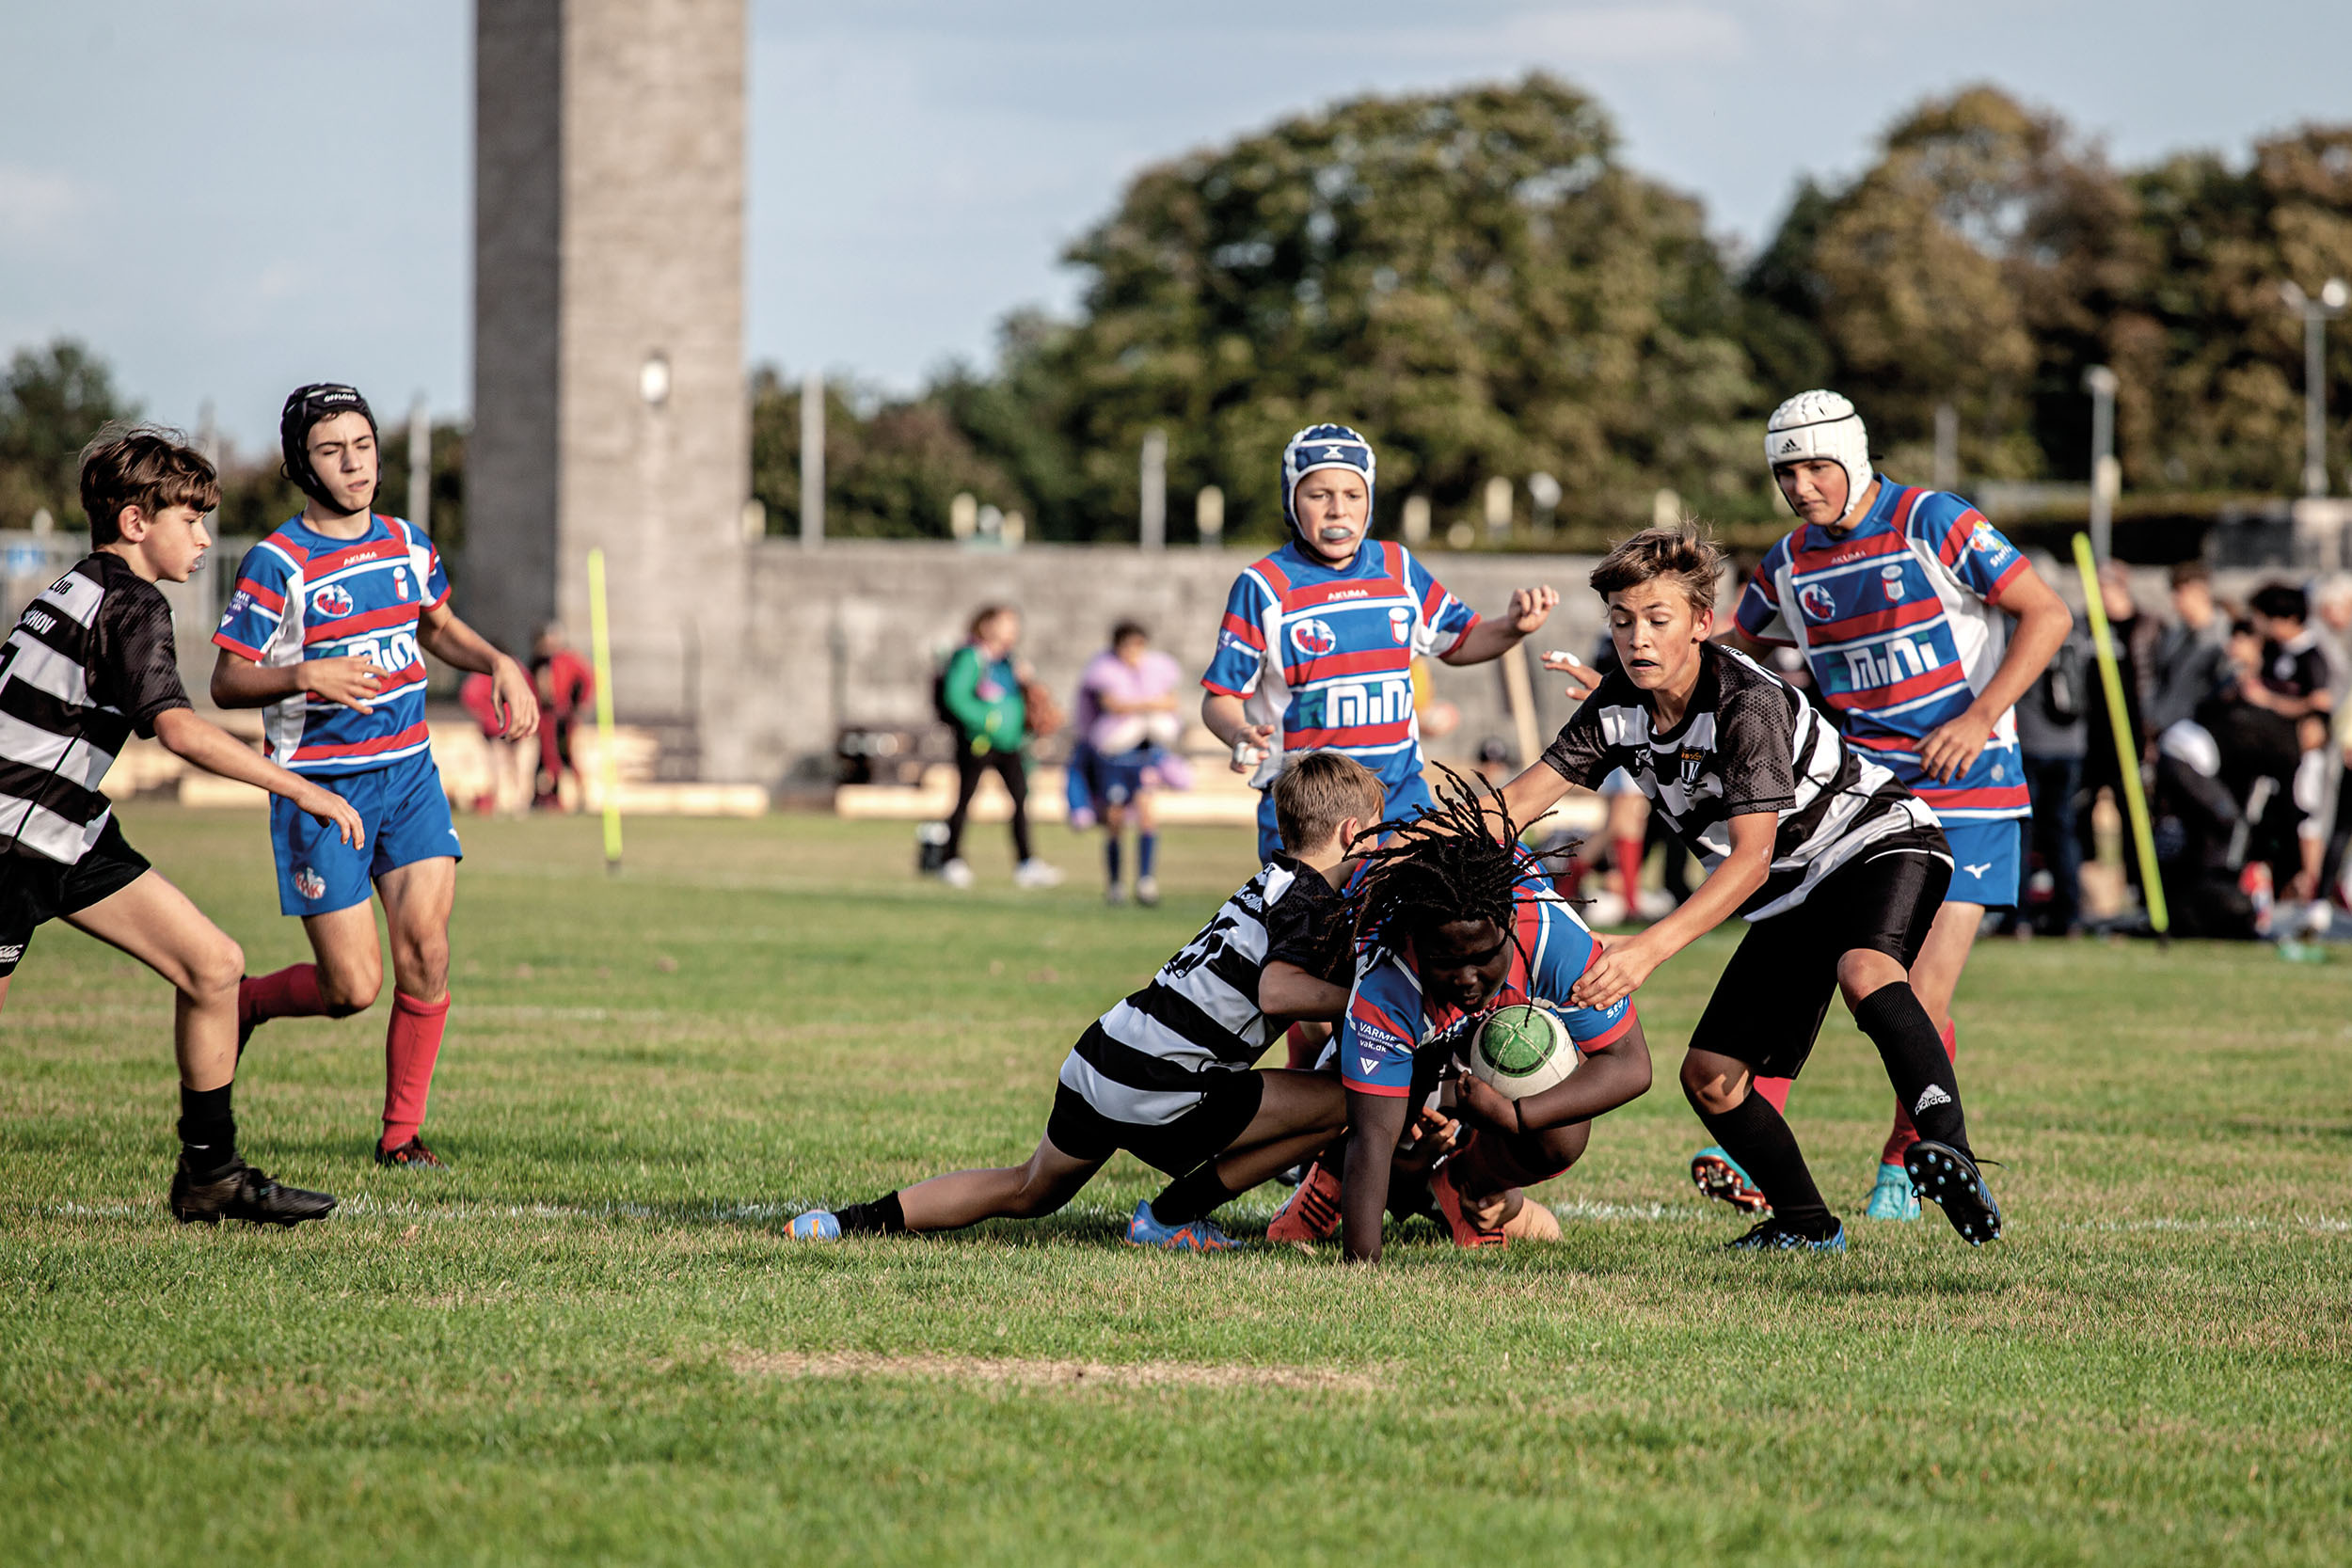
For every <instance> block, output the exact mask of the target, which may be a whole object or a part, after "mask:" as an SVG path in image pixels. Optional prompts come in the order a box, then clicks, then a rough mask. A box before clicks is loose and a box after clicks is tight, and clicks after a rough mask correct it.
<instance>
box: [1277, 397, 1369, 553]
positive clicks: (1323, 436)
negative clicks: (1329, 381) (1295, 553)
mask: <svg viewBox="0 0 2352 1568" xmlns="http://www.w3.org/2000/svg"><path fill="white" fill-rule="evenodd" d="M1317 468H1353V469H1354V470H1355V471H1356V472H1358V473H1359V474H1361V475H1363V476H1364V500H1365V515H1366V516H1367V517H1369V516H1370V515H1371V500H1372V469H1373V459H1372V443H1371V442H1370V441H1367V440H1365V439H1364V438H1363V437H1362V436H1359V435H1358V434H1357V433H1356V432H1354V431H1352V430H1350V429H1348V428H1347V426H1345V425H1343V424H1311V425H1309V426H1308V427H1307V428H1306V429H1304V430H1302V431H1300V432H1299V433H1298V434H1297V435H1295V436H1292V437H1291V440H1290V445H1288V446H1286V447H1284V448H1283V449H1282V520H1283V521H1284V522H1286V523H1288V524H1290V526H1291V531H1292V532H1293V533H1295V532H1297V531H1298V503H1297V493H1298V482H1299V481H1300V480H1302V479H1305V478H1306V477H1307V476H1308V475H1309V474H1311V473H1313V472H1314V471H1315V470H1316V469H1317Z"/></svg>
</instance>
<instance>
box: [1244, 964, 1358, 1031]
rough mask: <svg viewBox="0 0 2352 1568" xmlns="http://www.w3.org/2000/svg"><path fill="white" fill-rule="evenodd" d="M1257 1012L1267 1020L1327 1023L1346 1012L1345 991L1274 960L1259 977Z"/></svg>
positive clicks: (1341, 987)
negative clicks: (1303, 1020)
mask: <svg viewBox="0 0 2352 1568" xmlns="http://www.w3.org/2000/svg"><path fill="white" fill-rule="evenodd" d="M1258 1010H1259V1011H1260V1012H1262V1013H1264V1014H1265V1015H1266V1016H1267V1017H1269V1018H1279V1019H1287V1020H1290V1021H1292V1022H1296V1021H1299V1020H1302V1019H1311V1020H1314V1021H1316V1022H1329V1021H1330V1020H1332V1019H1335V1018H1337V1017H1339V1016H1340V1014H1342V1013H1343V1012H1345V1011H1346V1010H1347V988H1346V987H1345V986H1335V985H1333V984H1331V982H1329V981H1328V980H1318V979H1317V978H1315V976H1313V975H1312V974H1309V973H1308V972H1307V971H1306V970H1304V969H1301V968H1300V967H1299V966H1298V965H1296V964H1295V963H1291V962H1289V961H1288V960H1287V959H1283V958H1276V959H1273V960H1272V961H1270V962H1268V963H1267V965H1266V966H1265V968H1264V969H1263V970H1261V971H1259V973H1258Z"/></svg>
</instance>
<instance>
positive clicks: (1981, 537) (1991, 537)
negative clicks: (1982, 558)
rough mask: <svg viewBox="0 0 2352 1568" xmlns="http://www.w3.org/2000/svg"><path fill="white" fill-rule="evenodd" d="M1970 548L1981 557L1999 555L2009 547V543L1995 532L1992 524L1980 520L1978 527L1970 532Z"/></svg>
mask: <svg viewBox="0 0 2352 1568" xmlns="http://www.w3.org/2000/svg"><path fill="white" fill-rule="evenodd" d="M1968 547H1969V548H1970V549H1972V550H1975V551H1976V552H1977V553H1979V555H1998V554H2000V553H2001V551H2003V550H2005V549H2007V548H2008V547H2009V541H2008V540H2006V539H2003V538H2002V537H2001V536H2000V535H1999V534H1997V533H1995V532H1994V531H1993V525H1992V524H1991V523H1988V522H1985V521H1984V520H1983V519H1981V518H1979V519H1978V522H1977V526H1976V527H1975V528H1974V529H1972V530H1970V531H1969V533H1968Z"/></svg>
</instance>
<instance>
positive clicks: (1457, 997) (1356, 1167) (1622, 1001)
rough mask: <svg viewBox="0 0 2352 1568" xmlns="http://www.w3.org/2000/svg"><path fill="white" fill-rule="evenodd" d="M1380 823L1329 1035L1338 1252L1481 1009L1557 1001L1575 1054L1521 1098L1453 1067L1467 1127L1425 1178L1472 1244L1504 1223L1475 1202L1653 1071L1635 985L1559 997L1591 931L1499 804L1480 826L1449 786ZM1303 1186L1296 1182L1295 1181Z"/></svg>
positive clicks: (1370, 1211)
mask: <svg viewBox="0 0 2352 1568" xmlns="http://www.w3.org/2000/svg"><path fill="white" fill-rule="evenodd" d="M1381 831H1383V832H1387V833H1388V834H1389V835H1390V836H1389V837H1388V838H1387V840H1386V841H1385V842H1384V843H1382V844H1381V846H1380V847H1378V848H1375V849H1372V850H1369V851H1367V852H1366V854H1365V855H1364V865H1365V868H1364V873H1363V875H1362V877H1361V879H1359V883H1358V886H1357V889H1356V892H1355V895H1354V910H1355V917H1356V932H1357V939H1358V942H1359V945H1361V946H1362V947H1363V948H1364V950H1365V955H1366V956H1365V958H1364V960H1363V963H1362V966H1361V968H1360V971H1359V974H1358V976H1357V979H1356V984H1355V989H1354V990H1353V992H1352V993H1351V994H1350V995H1349V997H1348V1000H1347V1010H1346V1012H1345V1014H1344V1015H1343V1018H1342V1020H1341V1022H1340V1026H1339V1032H1338V1036H1337V1037H1336V1039H1335V1040H1334V1041H1333V1045H1334V1048H1335V1052H1336V1054H1337V1056H1338V1059H1339V1069H1340V1079H1341V1081H1342V1082H1343V1084H1345V1085H1346V1086H1347V1122H1348V1136H1347V1152H1346V1156H1345V1165H1344V1169H1345V1172H1346V1175H1345V1179H1344V1180H1343V1182H1342V1184H1341V1193H1340V1200H1339V1203H1340V1212H1341V1213H1342V1215H1343V1223H1342V1226H1341V1243H1342V1246H1343V1249H1344V1252H1345V1256H1346V1258H1347V1259H1348V1260H1349V1261H1350V1262H1376V1261H1377V1260H1378V1259H1379V1257H1380V1247H1381V1231H1382V1216H1383V1214H1384V1213H1385V1212H1386V1210H1387V1208H1388V1205H1389V1200H1390V1174H1391V1164H1392V1162H1393V1161H1394V1160H1395V1158H1396V1155H1397V1152H1398V1144H1399V1141H1400V1139H1402V1138H1403V1137H1404V1135H1405V1132H1406V1127H1407V1125H1408V1123H1409V1122H1410V1121H1411V1120H1412V1118H1413V1113H1414V1111H1415V1108H1416V1107H1417V1106H1418V1105H1419V1104H1420V1103H1421V1102H1422V1101H1424V1100H1425V1098H1426V1097H1427V1096H1428V1095H1429V1094H1430V1093H1431V1091H1433V1090H1434V1089H1435V1088H1436V1087H1437V1084H1438V1074H1439V1073H1440V1072H1441V1071H1443V1070H1444V1069H1445V1068H1446V1066H1447V1064H1448V1062H1449V1060H1450V1059H1451V1058H1452V1057H1453V1056H1454V1054H1455V1053H1456V1052H1457V1049H1458V1048H1460V1047H1461V1046H1462V1045H1463V1044H1464V1042H1465V1041H1466V1039H1467V1036H1468V1031H1469V1030H1470V1028H1471V1027H1473V1026H1475V1025H1476V1023H1477V1022H1479V1020H1480V1018H1481V1017H1482V1016H1483V1015H1484V1014H1485V1013H1486V1012H1487V1011H1488V1010H1490V1009H1492V1008H1496V1007H1502V1006H1513V1005H1524V1004H1527V1003H1531V1002H1536V1003H1544V1004H1549V1005H1551V1006H1556V1007H1557V1008H1558V1009H1559V1010H1560V1013H1561V1020H1562V1022H1564V1023H1565V1025H1566V1026H1567V1032H1568V1037H1569V1038H1570V1039H1572V1040H1574V1041H1575V1042H1576V1046H1577V1049H1578V1050H1579V1051H1580V1052H1581V1053H1583V1055H1584V1058H1585V1060H1584V1063H1583V1065H1582V1066H1581V1067H1580V1068H1579V1069H1577V1070H1576V1071H1575V1072H1574V1073H1573V1074H1572V1075H1570V1076H1569V1078H1568V1079H1567V1080H1566V1081H1565V1083H1561V1084H1558V1085H1554V1086H1553V1087H1551V1088H1549V1089H1546V1090H1545V1091H1543V1092H1542V1093H1541V1094H1536V1095H1530V1096H1529V1097H1527V1098H1526V1099H1524V1100H1518V1101H1512V1100H1506V1099H1504V1098H1503V1097H1502V1095H1501V1094H1499V1093H1497V1092H1496V1091H1495V1090H1494V1089H1492V1088H1490V1087H1488V1086H1487V1085H1485V1084H1482V1083H1479V1082H1478V1081H1477V1080H1475V1079H1470V1078H1465V1079H1464V1080H1462V1084H1461V1096H1462V1098H1461V1101H1460V1105H1461V1108H1462V1109H1463V1110H1465V1111H1466V1112H1468V1113H1469V1116H1470V1120H1471V1121H1472V1122H1473V1123H1474V1124H1475V1130H1474V1131H1473V1132H1472V1134H1471V1136H1470V1140H1469V1142H1468V1143H1467V1144H1464V1145H1462V1146H1460V1147H1459V1148H1457V1149H1456V1150H1455V1152H1454V1154H1453V1156H1452V1157H1451V1159H1450V1160H1449V1161H1448V1163H1447V1164H1446V1166H1445V1168H1444V1169H1443V1170H1440V1171H1439V1172H1438V1174H1437V1175H1436V1176H1435V1177H1434V1178H1433V1179H1432V1180H1430V1183H1429V1186H1430V1191H1431V1194H1432V1196H1434V1197H1435V1198H1436V1199H1437V1201H1438V1207H1439V1210H1440V1212H1442V1213H1443V1214H1444V1217H1445V1219H1446V1222H1447V1225H1448V1226H1449V1227H1451V1228H1452V1230H1453V1231H1454V1239H1455V1241H1456V1243H1463V1244H1471V1243H1470V1237H1473V1236H1476V1235H1477V1234H1478V1233H1479V1232H1480V1231H1481V1230H1482V1229H1483V1230H1484V1232H1485V1234H1484V1240H1483V1242H1482V1243H1478V1244H1487V1245H1496V1244H1501V1243H1502V1240H1503V1235H1502V1230H1501V1228H1500V1227H1481V1226H1479V1225H1478V1223H1477V1221H1476V1219H1475V1218H1474V1217H1473V1215H1474V1214H1475V1212H1477V1211H1478V1210H1480V1209H1483V1208H1485V1207H1486V1206H1487V1205H1488V1204H1489V1203H1490V1202H1492V1200H1494V1199H1497V1198H1500V1197H1502V1196H1503V1195H1505V1194H1513V1193H1516V1192H1517V1190H1518V1189H1521V1188H1525V1187H1531V1186H1534V1185H1535V1184H1536V1183H1538V1182H1542V1181H1549V1180H1552V1179H1553V1178H1554V1177H1556V1176H1559V1175H1561V1174H1562V1173H1563V1172H1565V1170H1566V1169H1567V1168H1568V1167H1569V1166H1570V1165H1572V1164H1575V1163H1576V1162H1577V1161H1578V1160H1579V1159H1581V1158H1582V1157H1583V1154H1584V1148H1585V1146H1586V1144H1587V1143H1588V1142H1589V1141H1590V1140H1591V1137H1592V1122H1593V1117H1597V1116H1599V1115H1601V1114H1602V1113H1603V1112H1605V1111H1613V1110H1615V1109H1616V1108H1617V1107H1618V1106H1620V1105H1623V1104H1625V1103H1626V1102H1627V1101H1630V1100H1634V1099H1636V1098H1638V1097H1639V1096H1641V1095H1642V1094H1643V1093H1645V1091H1647V1089H1648V1088H1649V1083H1650V1065H1649V1046H1648V1044H1647V1042H1646V1041H1645V1039H1644V1038H1643V1037H1642V1025H1641V1022H1640V1020H1639V1019H1637V1018H1636V1017H1635V1016H1634V1012H1633V1003H1632V999H1631V994H1630V991H1631V988H1627V989H1626V990H1625V991H1624V992H1622V993H1620V994H1618V995H1617V996H1616V997H1614V998H1613V1000H1611V1001H1610V1002H1609V1003H1608V1004H1606V1005H1605V1006H1595V1007H1586V1006H1577V1005H1576V1004H1574V1003H1573V1002H1572V1001H1571V996H1572V988H1574V986H1575V985H1576V983H1577V981H1578V980H1579V978H1580V977H1581V976H1583V975H1584V974H1587V973H1588V972H1589V971H1590V969H1591V966H1592V965H1593V964H1594V963H1595V961H1596V960H1597V958H1598V957H1599V954H1600V943H1599V942H1598V941H1597V939H1596V938H1595V937H1594V936H1593V934H1592V932H1590V931H1589V930H1587V929H1585V927H1584V923H1583V922H1582V921H1581V920H1580V919H1578V918H1577V916H1576V912H1575V911H1573V910H1571V909H1570V908H1569V907H1568V906H1567V905H1566V904H1565V902H1563V901H1562V900H1561V899H1560V897H1559V896H1558V895H1556V894H1554V893H1553V892H1552V891H1551V878H1550V876H1549V873H1548V872H1546V871H1545V870H1544V869H1543V867H1542V866H1541V865H1540V864H1539V863H1537V862H1536V861H1535V859H1534V857H1533V856H1532V855H1529V854H1528V853H1526V852H1525V851H1524V850H1522V849H1520V848H1519V847H1518V832H1517V831H1516V823H1515V822H1514V821H1513V820H1512V819H1511V818H1510V817H1509V816H1508V815H1507V813H1506V814H1505V815H1504V818H1503V820H1502V822H1501V824H1500V825H1499V828H1493V829H1490V828H1489V826H1488V824H1487V822H1486V818H1485V816H1483V815H1482V813H1481V811H1480V808H1479V806H1478V805H1477V803H1476V801H1475V798H1474V797H1473V796H1472V795H1471V794H1470V791H1469V790H1468V789H1467V788H1462V789H1460V790H1458V792H1457V791H1456V790H1453V789H1449V790H1448V791H1447V792H1446V797H1445V799H1444V800H1442V801H1441V802H1439V803H1438V805H1436V806H1434V807H1432V808H1430V809H1427V810H1424V811H1422V812H1421V813H1419V814H1418V815H1417V816H1414V817H1413V818H1412V819H1411V820H1409V821H1391V822H1386V823H1383V824H1381ZM1310 1180H1313V1179H1312V1178H1311V1179H1310ZM1310 1191H1311V1188H1310V1187H1309V1186H1305V1185H1302V1186H1301V1187H1300V1188H1299V1194H1300V1196H1301V1197H1302V1198H1303V1197H1304V1196H1305V1195H1306V1194H1308V1193H1309V1192H1310ZM1496 1206H1497V1207H1500V1205H1496ZM1466 1210H1467V1211H1470V1212H1465V1211H1466ZM1466 1232H1467V1233H1468V1234H1467V1235H1466Z"/></svg>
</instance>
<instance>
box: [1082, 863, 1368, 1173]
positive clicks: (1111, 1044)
mask: <svg viewBox="0 0 2352 1568" xmlns="http://www.w3.org/2000/svg"><path fill="white" fill-rule="evenodd" d="M1278 908H1279V913H1278V912H1277V911H1278ZM1302 916H1303V917H1304V918H1301V917H1302ZM1346 917H1347V911H1346V907H1345V905H1344V903H1343V901H1342V899H1341V897H1340V895H1338V894H1337V893H1335V892H1333V891H1332V889H1331V884H1330V883H1329V882H1327V881H1326V880H1324V879H1323V876H1322V874H1321V873H1319V872H1317V871H1315V870H1313V869H1312V868H1311V867H1309V866H1306V865H1302V864H1301V863H1298V862H1297V861H1295V860H1293V859H1291V858H1290V857H1289V856H1287V855H1278V856H1277V857H1275V859H1274V860H1273V861H1272V862H1271V863H1268V864H1267V865H1266V866H1265V868H1264V869H1263V870H1261V871H1260V872H1259V873H1258V874H1257V875H1256V876H1255V877H1252V878H1250V879H1249V880H1248V882H1247V883H1245V884H1244V885H1243V887H1242V888H1241V890H1240V891H1239V892H1237V893H1235V894H1234V895H1232V897H1231V898H1228V899H1227V900H1225V904H1224V907H1223V908H1221V909H1219V910H1218V911H1216V916H1215V918H1213V919H1212V920H1210V922H1209V923H1208V925H1206V926H1204V927H1201V929H1200V935H1199V936H1196V937H1194V938H1193V939H1192V940H1191V941H1190V942H1186V943H1185V944H1184V948H1183V950H1182V951H1180V952H1179V953H1178V954H1177V955H1176V956H1175V957H1174V958H1170V959H1168V962H1167V963H1165V964H1163V965H1161V966H1160V971H1159V973H1158V974H1154V975H1152V983H1151V984H1150V985H1148V986H1145V987H1144V988H1143V989H1142V990H1139V991H1136V992H1135V993H1134V994H1133V995H1131V996H1129V997H1127V998H1126V999H1125V1000H1124V1001H1122V1002H1120V1004H1119V1005H1118V1006H1115V1007H1113V1008H1112V1009H1111V1010H1110V1011H1109V1012H1107V1013H1104V1015H1103V1016H1102V1018H1101V1019H1100V1020H1098V1021H1097V1022H1096V1023H1095V1025H1094V1027H1092V1028H1091V1029H1089V1030H1088V1031H1087V1032H1086V1035H1085V1037H1083V1038H1081V1039H1080V1040H1079V1041H1078V1043H1077V1045H1076V1046H1074V1047H1073V1048H1072V1050H1071V1053H1070V1055H1069V1056H1068V1058H1067V1059H1065V1060H1064V1061H1063V1063H1062V1065H1061V1082H1062V1084H1063V1085H1064V1086H1065V1087H1067V1088H1069V1089H1071V1090H1073V1092H1075V1093H1076V1094H1078V1095H1079V1096H1080V1097H1082V1098H1083V1099H1084V1100H1085V1101H1086V1102H1087V1103H1088V1104H1089V1105H1091V1106H1093V1107H1094V1109H1095V1110H1096V1111H1098V1112H1100V1113H1101V1114H1102V1115H1104V1116H1105V1117H1110V1118H1111V1119H1112V1120H1113V1121H1124V1122H1130V1123H1134V1124H1136V1125H1140V1126H1146V1127H1158V1126H1164V1125H1166V1124H1167V1123H1168V1122H1171V1121H1174V1120H1175V1119H1177V1118H1178V1117H1181V1116H1183V1115H1184V1113H1185V1112H1187V1111H1190V1110H1192V1109H1193V1108H1194V1107H1195V1106H1197V1105H1199V1104H1200V1098H1201V1096H1202V1095H1203V1094H1205V1093H1206V1092H1207V1091H1208V1088H1209V1084H1210V1079H1209V1075H1210V1074H1212V1073H1219V1072H1246V1071H1248V1069H1249V1068H1250V1067H1251V1065H1252V1064H1254V1063H1255V1062H1256V1061H1257V1059H1258V1058H1259V1057H1260V1056H1262V1055H1263V1054H1265V1050H1266V1047H1267V1046H1269V1045H1271V1044H1273V1043H1274V1037H1275V1035H1276V1034H1277V1033H1278V1029H1277V1026H1276V1024H1275V1023H1274V1022H1273V1021H1272V1020H1270V1019H1268V1018H1267V1017H1266V1016H1265V1014H1263V1013H1262V1012H1260V1011H1259V1010H1258V976H1259V974H1261V973H1262V972H1263V970H1264V968H1265V966H1266V964H1267V963H1268V962H1269V961H1271V960H1272V959H1275V958H1282V959H1285V960H1287V961H1289V962H1291V963H1295V964H1297V965H1298V966H1299V967H1300V968H1301V969H1305V970H1307V971H1309V972H1310V973H1311V974H1321V975H1323V977H1324V978H1327V979H1330V978H1333V976H1331V975H1330V974H1326V973H1325V971H1326V970H1327V968H1328V967H1330V952H1329V944H1328V942H1327V936H1328V933H1329V931H1330V929H1331V928H1332V927H1333V926H1334V925H1336V924H1337V923H1339V922H1342V921H1344V920H1345V919H1346ZM1353 958H1354V956H1353V949H1352V947H1350V946H1349V945H1348V944H1345V943H1342V944H1340V945H1339V948H1338V958H1337V961H1338V963H1339V965H1340V966H1341V967H1342V968H1343V969H1345V970H1352V968H1353ZM1339 983H1344V981H1343V980H1342V981H1340V982H1339Z"/></svg>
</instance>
